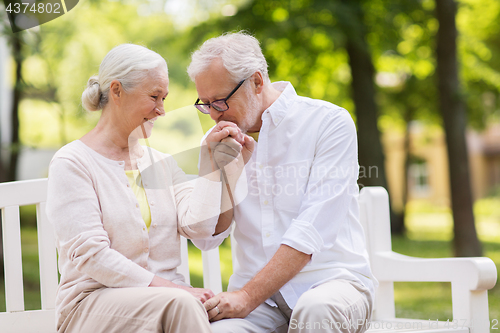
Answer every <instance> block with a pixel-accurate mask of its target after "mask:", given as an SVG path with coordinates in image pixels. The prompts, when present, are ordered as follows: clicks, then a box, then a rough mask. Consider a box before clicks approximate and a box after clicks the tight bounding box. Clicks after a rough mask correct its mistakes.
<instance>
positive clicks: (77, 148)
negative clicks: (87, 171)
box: [52, 140, 85, 160]
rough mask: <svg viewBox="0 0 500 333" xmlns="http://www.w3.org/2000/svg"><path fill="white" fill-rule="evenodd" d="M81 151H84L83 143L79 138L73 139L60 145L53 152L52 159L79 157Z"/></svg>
mask: <svg viewBox="0 0 500 333" xmlns="http://www.w3.org/2000/svg"><path fill="white" fill-rule="evenodd" d="M83 153H85V144H84V143H83V142H81V141H80V140H75V141H72V142H70V143H68V144H66V145H64V146H63V147H61V148H60V149H59V150H58V151H57V152H56V153H55V154H54V157H53V158H52V159H53V160H54V159H56V158H68V159H75V158H78V157H81V156H82V154H83Z"/></svg>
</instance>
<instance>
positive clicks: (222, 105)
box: [194, 79, 246, 114]
mask: <svg viewBox="0 0 500 333" xmlns="http://www.w3.org/2000/svg"><path fill="white" fill-rule="evenodd" d="M245 80H246V79H244V80H241V81H240V83H238V85H237V86H236V88H234V89H233V91H231V92H230V93H229V95H227V97H226V98H223V99H218V100H216V101H213V102H212V103H208V104H203V103H200V99H199V98H198V99H197V100H196V103H194V106H195V107H196V108H197V109H198V110H199V111H200V112H201V113H204V114H209V113H210V107H213V108H214V109H215V110H217V111H219V112H222V111H226V110H227V109H229V106H228V105H227V100H228V99H229V97H231V96H233V94H234V93H235V92H236V90H238V88H239V87H241V85H242V84H243V82H245Z"/></svg>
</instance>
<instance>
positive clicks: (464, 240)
mask: <svg viewBox="0 0 500 333" xmlns="http://www.w3.org/2000/svg"><path fill="white" fill-rule="evenodd" d="M435 3H436V17H437V19H438V21H439V29H438V32H437V48H436V58H437V77H438V90H439V91H438V94H439V101H440V110H441V114H442V117H443V123H444V129H445V133H446V145H447V151H448V164H449V173H450V185H451V206H452V211H453V221H454V223H453V231H454V234H455V236H454V239H453V245H454V249H455V255H456V256H459V257H468V256H481V254H482V249H481V243H480V242H479V240H478V238H477V234H476V227H475V225H474V215H473V211H472V191H471V184H470V174H469V159H468V155H467V145H466V141H465V129H466V123H467V120H466V118H467V117H466V110H465V103H464V101H463V99H462V96H461V94H460V84H459V80H458V65H457V45H456V39H457V28H456V25H455V15H456V11H457V5H456V3H455V2H454V1H453V0H439V1H436V2H435Z"/></svg>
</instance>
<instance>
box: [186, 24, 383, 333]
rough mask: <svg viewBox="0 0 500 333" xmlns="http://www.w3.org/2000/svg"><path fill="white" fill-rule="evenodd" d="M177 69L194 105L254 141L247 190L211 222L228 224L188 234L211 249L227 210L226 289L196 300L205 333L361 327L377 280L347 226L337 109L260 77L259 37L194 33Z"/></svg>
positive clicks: (351, 144) (347, 134)
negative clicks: (199, 41)
mask: <svg viewBox="0 0 500 333" xmlns="http://www.w3.org/2000/svg"><path fill="white" fill-rule="evenodd" d="M188 74H189V76H190V77H191V79H192V80H193V81H194V82H195V84H196V89H197V91H198V96H199V98H198V100H197V101H196V103H195V106H196V107H197V108H198V110H200V111H201V112H202V113H205V114H210V116H211V118H212V119H213V120H214V121H215V122H216V123H219V122H221V121H227V122H233V123H235V124H236V125H237V126H238V127H239V128H240V129H241V130H242V132H244V133H247V134H249V135H251V136H252V137H254V138H255V139H256V141H257V142H256V144H255V150H254V152H253V155H252V157H251V160H250V163H249V165H247V167H246V170H245V172H246V177H247V178H246V184H247V188H248V195H247V196H246V197H245V198H244V199H243V200H242V201H241V202H239V203H238V204H237V205H236V206H235V207H234V209H231V210H229V211H227V212H225V213H223V214H222V215H221V216H220V218H219V222H220V225H224V226H227V228H228V229H227V230H226V231H224V232H222V233H220V234H218V235H215V236H213V237H211V238H210V239H206V240H197V241H195V243H196V245H197V246H198V247H200V248H204V249H209V248H213V247H215V246H218V245H219V244H220V243H221V242H222V241H223V239H224V238H225V237H227V236H228V234H229V229H230V228H229V226H230V224H231V221H232V219H233V217H234V221H235V229H234V239H235V240H236V242H237V245H236V258H237V263H236V264H235V265H234V274H233V275H232V276H231V279H230V281H229V287H228V292H224V293H221V294H219V295H216V296H215V297H213V298H211V299H209V300H208V301H206V302H205V308H206V309H207V311H208V314H209V317H210V319H211V321H212V329H213V330H214V332H217V333H221V332H287V331H288V332H363V331H364V330H365V329H366V328H367V326H368V321H369V319H370V315H371V310H372V304H373V295H374V290H375V288H376V287H377V281H376V280H375V278H374V277H373V275H372V273H371V270H370V267H369V261H368V257H367V252H366V249H365V241H364V235H363V229H362V226H361V224H360V222H359V208H358V194H359V191H358V187H357V183H356V181H357V178H358V160H357V142H356V129H355V126H354V123H353V121H352V119H351V117H350V115H349V113H348V112H347V111H346V110H344V109H342V108H340V107H338V106H336V105H333V104H330V103H328V102H325V101H320V100H313V99H309V98H306V97H301V96H298V95H297V94H296V92H295V90H294V88H293V86H292V85H291V84H290V83H289V82H276V83H271V82H270V80H269V76H268V72H267V62H266V60H265V58H264V56H263V54H262V50H261V48H260V46H259V42H258V41H257V40H256V39H255V38H254V37H252V36H250V35H247V34H245V33H232V34H225V35H222V36H220V37H217V38H212V39H210V40H208V41H206V42H205V43H204V44H203V45H202V46H201V47H200V49H199V50H197V51H196V52H194V53H193V55H192V62H191V64H190V65H189V68H188ZM240 180H241V179H240ZM239 183H240V182H238V184H239ZM231 194H234V193H231ZM233 214H234V215H233Z"/></svg>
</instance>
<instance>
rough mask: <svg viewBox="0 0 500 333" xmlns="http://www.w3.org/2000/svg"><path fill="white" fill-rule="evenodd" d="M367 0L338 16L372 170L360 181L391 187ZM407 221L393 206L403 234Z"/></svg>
mask: <svg viewBox="0 0 500 333" xmlns="http://www.w3.org/2000/svg"><path fill="white" fill-rule="evenodd" d="M363 2H364V1H363V0H355V1H353V0H343V1H342V5H343V6H342V7H341V8H339V9H340V10H339V12H341V13H342V15H339V16H338V20H339V23H340V25H341V27H342V30H343V33H344V35H345V48H346V50H347V54H348V55H349V66H350V68H351V76H352V81H351V91H352V98H353V101H354V105H355V107H356V122H357V127H358V151H359V164H360V167H361V171H363V170H364V171H365V172H366V173H368V177H364V178H363V179H361V180H360V181H361V182H362V185H364V186H382V187H385V188H387V178H386V173H385V158H384V152H383V149H382V144H381V141H380V130H379V128H378V116H379V111H378V105H377V103H376V101H375V95H376V88H375V83H374V75H375V67H374V65H373V60H372V55H371V51H370V47H369V45H368V43H367V41H366V30H367V29H366V25H365V23H364V11H363ZM372 167H376V171H377V172H376V175H375V176H373V175H371V168H372ZM403 230H404V223H403V221H402V220H401V219H400V218H399V219H398V216H397V215H396V214H395V213H394V211H393V210H392V208H391V231H392V232H393V233H396V234H402V233H403Z"/></svg>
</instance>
